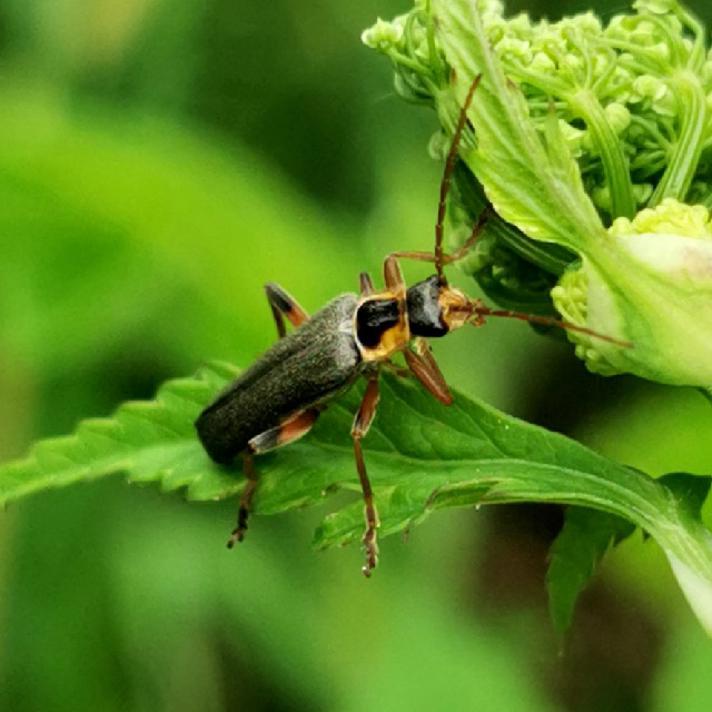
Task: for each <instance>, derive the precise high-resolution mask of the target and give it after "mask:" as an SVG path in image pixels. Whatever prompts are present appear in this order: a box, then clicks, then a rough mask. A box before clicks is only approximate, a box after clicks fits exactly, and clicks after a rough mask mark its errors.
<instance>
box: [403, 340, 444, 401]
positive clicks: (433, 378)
mask: <svg viewBox="0 0 712 712" xmlns="http://www.w3.org/2000/svg"><path fill="white" fill-rule="evenodd" d="M415 348H416V350H417V353H416V352H414V351H411V350H410V349H405V351H404V352H403V356H405V360H406V363H407V364H408V368H410V370H411V371H412V372H413V375H415V377H416V378H417V379H418V380H419V381H420V382H421V383H422V384H423V386H425V388H426V390H427V391H428V392H429V393H431V394H432V395H433V396H435V397H436V398H437V399H438V400H439V401H440V402H441V403H444V404H445V405H450V404H451V403H452V394H451V393H450V389H449V388H448V385H447V382H446V381H445V377H444V376H443V374H442V371H440V367H439V366H438V362H437V361H436V360H435V357H434V356H433V352H432V351H431V350H430V346H429V345H428V343H427V341H425V340H424V339H416V340H415Z"/></svg>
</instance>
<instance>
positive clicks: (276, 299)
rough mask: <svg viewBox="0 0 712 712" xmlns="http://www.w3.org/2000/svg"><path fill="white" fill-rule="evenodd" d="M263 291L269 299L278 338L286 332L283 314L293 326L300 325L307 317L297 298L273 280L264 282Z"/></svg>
mask: <svg viewBox="0 0 712 712" xmlns="http://www.w3.org/2000/svg"><path fill="white" fill-rule="evenodd" d="M265 292H266V294H267V301H269V305H270V308H271V309H272V315H273V316H274V321H275V324H277V333H278V334H279V338H280V339H281V338H282V337H283V336H284V335H285V334H286V333H287V329H286V326H285V324H284V317H285V316H286V317H287V319H289V323H290V324H291V325H292V326H294V327H297V326H301V325H302V324H303V323H304V322H305V321H307V319H309V315H308V314H307V313H306V312H305V311H304V309H302V308H301V307H300V306H299V304H298V302H297V300H296V299H294V298H293V297H291V296H290V295H289V294H288V293H287V292H285V291H284V289H282V287H280V286H279V285H278V284H275V283H274V282H270V283H269V284H266V285H265Z"/></svg>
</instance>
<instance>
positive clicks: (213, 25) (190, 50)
mask: <svg viewBox="0 0 712 712" xmlns="http://www.w3.org/2000/svg"><path fill="white" fill-rule="evenodd" d="M524 6H525V3H523V2H521V1H520V2H517V3H514V2H512V3H510V8H511V9H512V10H515V9H520V8H522V7H524ZM546 6H547V4H546V3H540V4H538V5H537V4H536V3H528V4H526V7H528V8H530V9H532V10H533V12H534V13H535V14H538V13H540V12H542V11H543V8H545V7H546ZM589 6H590V5H588V4H586V3H583V2H576V3H574V2H570V3H565V2H562V3H559V5H558V8H557V12H558V11H561V10H566V11H569V12H571V11H575V10H580V9H585V8H586V7H589ZM596 6H597V7H598V9H599V10H601V11H602V12H603V13H604V14H610V13H611V12H612V11H613V10H615V9H623V8H624V7H625V5H623V4H621V3H619V2H616V3H613V4H610V5H605V4H603V3H600V2H599V3H596ZM407 7H408V5H407V2H406V0H399V1H398V2H396V1H395V0H378V1H377V0H360V2H358V3H355V2H354V3H344V2H340V1H339V0H314V2H308V3H305V2H297V1H296V0H274V2H271V3H264V2H260V1H259V0H241V2H239V3H236V2H232V1H231V0H52V1H51V2H48V1H46V0H45V1H44V2H40V0H0V394H1V397H0V457H2V459H8V458H11V457H15V456H19V455H21V454H22V452H23V451H24V450H26V448H27V447H28V445H29V443H30V442H31V441H32V440H33V439H35V438H37V437H43V436H49V435H58V434H62V433H65V432H68V431H69V430H70V429H71V428H72V427H73V426H74V425H75V423H76V422H77V421H78V420H79V419H80V418H82V417H87V416H94V415H105V414H108V413H110V412H111V410H112V409H113V408H114V407H115V406H116V404H117V403H119V402H120V401H122V400H124V399H127V398H144V397H150V396H151V395H152V393H153V392H154V390H155V388H156V387H157V385H158V384H159V383H160V382H161V381H162V380H163V379H165V378H168V377H172V376H176V375H184V374H190V373H192V372H193V371H195V370H196V368H197V367H199V366H200V365H201V364H202V363H204V362H205V361H207V360H210V359H214V358H225V359H228V360H231V361H234V362H236V363H238V364H246V363H248V362H249V361H250V360H251V359H252V358H254V357H255V356H256V355H257V354H258V353H259V352H260V351H261V350H262V349H264V348H265V347H267V346H268V344H270V343H271V341H272V340H273V339H274V338H275V333H274V332H275V329H274V324H273V323H272V319H271V316H270V313H269V309H268V307H267V304H266V302H265V299H264V296H263V292H262V285H263V284H264V283H265V282H266V281H269V280H275V281H278V282H280V283H281V284H282V285H284V286H285V287H286V288H287V289H288V290H289V291H291V292H292V293H293V294H294V295H295V296H297V297H298V299H299V300H300V301H301V303H302V304H303V305H304V306H305V307H306V308H307V309H308V310H315V309H316V308H318V307H319V306H320V304H322V303H323V302H324V301H325V300H327V299H328V298H329V297H330V296H333V295H334V294H336V293H338V292H340V291H346V290H353V289H355V288H356V286H357V275H358V272H359V271H360V270H362V269H370V270H372V271H374V272H377V271H378V270H379V267H380V260H381V259H382V257H383V255H384V254H385V253H386V252H387V251H389V250H393V249H407V248H412V249H426V248H427V247H428V246H429V245H430V244H431V240H432V225H433V223H434V216H435V207H436V196H437V189H438V183H439V178H440V167H439V166H438V165H436V164H435V163H433V162H432V161H431V160H430V159H429V158H428V156H427V151H426V145H427V141H428V138H429V136H430V134H431V133H432V132H433V131H434V130H435V128H436V122H435V117H434V116H433V115H431V114H430V113H429V112H428V111H427V110H424V109H420V108H411V107H408V106H407V105H406V104H404V103H403V102H401V101H400V100H398V99H397V98H396V97H395V95H394V92H393V91H392V90H391V76H390V70H389V68H388V66H387V64H386V63H385V62H384V61H383V59H382V58H380V57H378V56H376V55H375V53H372V52H369V51H367V50H366V49H365V48H363V47H362V46H361V44H360V42H359V34H360V32H361V30H362V29H363V28H365V27H366V26H368V25H370V24H371V23H372V22H373V21H374V20H375V18H376V16H377V15H381V16H384V17H390V16H392V15H394V14H396V13H398V12H403V11H405V10H406V9H407ZM696 9H697V11H698V12H700V13H706V14H707V20H708V22H709V21H711V20H712V10H711V9H710V8H709V6H708V5H707V4H703V0H699V1H698V3H697V7H696ZM422 274H423V273H422V270H419V268H417V267H416V268H413V269H410V268H409V276H410V278H411V279H414V278H417V277H419V276H422ZM460 281H462V279H461V280H460ZM464 286H466V288H467V289H469V290H472V289H473V288H474V285H473V284H466V285H464ZM436 350H437V355H438V356H439V358H440V359H441V362H442V366H443V370H444V372H445V373H446V374H447V376H448V378H449V379H450V381H451V382H452V383H453V384H454V385H456V386H458V387H460V388H462V389H463V390H464V391H465V392H467V393H470V394H473V395H477V396H479V397H482V398H483V399H485V400H487V401H488V402H490V403H493V404H494V405H496V406H498V407H500V408H503V409H505V410H507V411H509V412H512V413H515V414H517V415H520V416H522V417H525V418H527V419H529V420H532V421H534V422H537V423H540V424H543V425H545V426H547V427H550V428H554V429H557V430H560V431H562V432H565V433H567V434H570V435H572V436H574V437H576V438H578V439H580V440H582V441H583V442H585V443H587V444H590V445H591V446H593V447H595V448H597V449H598V450H600V451H601V452H603V453H605V454H607V455H608V456H610V457H613V458H616V459H618V460H620V461H622V462H625V463H627V464H630V465H633V466H636V467H639V468H641V469H644V470H646V471H648V472H650V473H651V474H654V475H659V474H662V473H664V472H668V471H672V470H689V471H692V472H699V473H704V472H706V473H710V472H712V438H710V437H709V433H710V432H711V431H712V411H711V409H710V408H709V404H708V403H706V402H705V401H704V400H703V399H702V397H701V396H700V395H699V394H697V393H695V392H692V391H687V390H677V389H672V388H664V387H661V386H656V385H652V384H647V383H642V382H637V381H635V380H633V379H626V378H618V379H609V380H606V379H600V378H594V377H592V376H590V375H588V374H587V373H586V371H585V370H584V368H583V366H582V365H581V364H580V363H579V362H577V361H576V360H575V359H574V357H573V353H572V350H571V349H570V348H568V347H567V346H566V345H565V344H564V343H558V342H556V341H553V340H547V339H543V338H541V337H538V336H536V335H535V334H534V333H533V332H531V331H530V330H529V329H527V328H526V327H524V326H523V325H521V324H517V323H515V324H509V323H497V324H495V323H492V324H489V325H488V326H487V328H486V329H482V330H477V331H475V330H471V332H469V333H462V334H458V335H457V336H453V338H452V340H446V341H445V343H442V344H436ZM304 466H305V467H309V466H310V465H309V463H304ZM372 476H373V479H374V480H376V481H377V479H378V473H377V472H373V473H372ZM330 506H333V504H330V503H329V502H327V503H326V505H325V507H324V508H323V510H322V511H304V512H297V513H292V514H290V515H287V516H281V517H276V518H265V519H257V520H256V521H255V522H254V523H253V526H252V527H251V530H250V537H249V538H248V541H247V542H246V543H245V545H244V546H242V547H240V548H239V550H238V551H233V552H228V551H227V550H226V549H225V548H224V540H225V537H226V534H227V533H228V532H229V530H230V527H231V526H232V523H233V517H234V510H235V503H233V502H224V503H219V504H209V505H208V504H203V505H187V504H185V503H184V502H183V501H182V500H181V499H180V498H179V497H177V496H161V495H159V494H158V493H157V492H156V491H155V490H153V489H145V490H141V489H134V488H129V487H128V486H127V485H125V484H124V483H123V482H122V481H121V478H120V477H117V478H114V479H110V480H106V481H102V482H97V483H93V484H87V485H84V486H81V487H75V488H72V489H67V490H61V491H54V492H47V493H45V494H43V495H39V496H35V497H33V498H31V499H28V500H26V501H22V502H20V503H18V504H16V505H13V506H12V507H10V508H9V509H8V510H7V511H6V512H4V513H2V516H0V636H1V637H0V709H2V710H13V711H14V710H18V711H22V710H67V711H69V710H71V711H76V710H108V711H111V710H171V711H172V712H181V711H183V710H185V711H189V710H223V709H230V710H322V709H323V710H363V709H383V710H401V709H404V710H406V709H407V710H420V709H456V710H460V709H462V710H465V709H478V710H501V709H506V710H508V711H509V712H514V710H602V709H605V710H643V709H645V710H660V711H663V710H676V711H680V710H709V709H710V705H712V678H711V677H710V676H709V670H710V666H712V645H711V644H710V641H709V640H707V639H706V638H705V637H704V634H703V633H702V632H701V630H700V629H699V628H698V626H697V623H696V622H695V620H694V619H693V617H692V614H691V613H690V611H689V610H688V608H687V606H686V604H685V602H684V601H683V598H682V595H681V594H680V592H679V591H678V589H677V588H676V585H675V583H674V581H673V578H672V576H671V574H670V572H669V570H668V568H667V565H666V563H665V561H664V559H663V557H662V555H661V553H660V552H659V551H658V550H657V549H656V548H655V545H654V544H653V543H650V542H643V541H642V538H640V537H636V538H635V539H634V540H631V541H629V542H627V543H626V544H625V545H623V546H622V547H621V548H620V549H619V550H617V551H616V552H614V553H613V555H611V556H609V557H608V559H607V560H606V562H605V564H604V566H603V568H602V571H601V572H600V574H599V575H598V576H597V577H596V579H595V581H594V583H593V585H592V586H591V587H590V589H589V590H588V591H587V592H586V594H585V595H584V596H583V599H582V601H581V605H580V607H579V610H578V612H577V617H576V621H575V624H574V627H573V629H572V631H571V634H570V636H569V638H568V639H567V640H566V641H565V642H564V644H563V645H560V644H559V642H558V641H557V640H556V639H555V637H554V635H553V634H552V631H551V628H550V625H549V622H548V619H547V613H546V600H545V593H544V583H543V581H544V573H545V567H546V548H547V546H548V544H549V543H550V541H551V539H552V538H553V536H555V534H556V531H557V530H558V527H559V526H560V524H561V512H560V510H559V509H558V508H556V507H541V506H536V507H535V506H531V507H530V506H520V507H502V508H499V509H493V510H488V511H485V510H481V511H475V510H465V511H461V512H448V513H442V514H438V515H437V516H436V517H433V518H432V519H431V520H429V521H428V522H427V524H425V525H424V526H422V527H420V528H419V529H417V530H416V531H414V532H413V533H412V535H411V537H410V540H409V541H408V542H407V543H404V542H402V541H400V540H398V539H396V538H394V539H392V540H386V541H385V542H383V546H382V550H383V556H382V564H381V567H380V568H379V570H378V571H377V575H375V576H374V578H373V579H372V580H370V581H365V580H364V579H363V577H362V576H361V575H360V573H359V567H360V563H361V556H360V552H359V551H358V550H357V549H356V548H355V547H353V548H350V549H345V550H339V551H329V552H326V553H315V552H313V551H312V550H311V549H310V547H309V541H310V537H311V531H312V530H313V527H314V526H315V525H316V524H317V522H318V521H319V518H320V517H321V516H323V515H324V514H325V513H326V512H328V511H329V508H330Z"/></svg>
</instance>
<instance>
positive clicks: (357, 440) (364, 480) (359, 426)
mask: <svg viewBox="0 0 712 712" xmlns="http://www.w3.org/2000/svg"><path fill="white" fill-rule="evenodd" d="M378 398H379V394H378V374H375V375H373V376H371V377H370V378H369V381H368V385H367V386H366V392H365V393H364V394H363V400H362V401H361V407H360V408H359V410H358V413H356V417H355V418H354V424H353V427H352V428H351V437H352V438H353V440H354V455H355V457H356V469H357V471H358V476H359V480H360V481H361V489H362V490H363V501H364V516H365V518H366V531H365V532H364V534H363V539H362V541H363V546H364V548H365V550H366V563H365V564H364V566H363V568H362V569H361V570H362V571H363V574H364V576H366V577H368V576H370V575H371V571H373V569H375V568H376V564H377V563H378V527H379V521H378V512H377V511H376V505H375V503H374V501H373V490H372V489H371V483H370V481H369V479H368V474H367V472H366V463H365V462H364V460H363V449H362V448H361V439H362V438H363V437H364V436H365V435H366V433H367V432H368V429H369V428H370V427H371V423H372V422H373V418H374V416H375V415H376V407H377V405H378Z"/></svg>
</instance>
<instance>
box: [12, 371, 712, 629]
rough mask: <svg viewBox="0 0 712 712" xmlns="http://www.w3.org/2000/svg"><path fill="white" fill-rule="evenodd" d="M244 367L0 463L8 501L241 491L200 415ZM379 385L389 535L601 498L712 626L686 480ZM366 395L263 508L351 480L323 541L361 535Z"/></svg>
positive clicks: (709, 569) (262, 490) (327, 430)
mask: <svg viewBox="0 0 712 712" xmlns="http://www.w3.org/2000/svg"><path fill="white" fill-rule="evenodd" d="M237 372H238V371H237V369H235V368H233V367H231V366H226V365H219V366H213V367H212V368H209V369H205V370H203V371H202V372H201V373H200V374H198V376H197V377H195V378H191V379H182V380H177V381H170V382H168V383H166V384H165V385H164V386H162V387H161V388H160V390H159V391H158V394H157V396H156V398H155V400H153V401H150V402H145V403H126V404H124V405H122V406H121V407H119V409H118V410H117V411H116V413H115V415H114V416H113V417H112V418H109V419H103V420H97V419H94V420H88V421H85V422H83V423H82V424H80V426H79V428H78V429H77V431H76V433H75V434H74V435H72V436H70V437H65V438H54V439H51V440H46V441H44V442H41V443H39V444H37V445H36V446H35V447H34V448H33V449H32V451H31V452H30V454H29V456H28V457H27V458H26V459H24V460H22V461H19V462H14V463H8V464H6V465H3V466H0V503H3V502H9V501H12V500H16V499H18V498H20V497H22V496H25V495H28V494H30V493H32V492H35V491H39V490H43V489H47V488H50V487H58V486H63V485H68V484H71V483H75V482H80V481H85V480H90V479H95V478H98V477H104V476H107V475H111V474H114V473H119V472H122V473H125V474H126V475H127V476H128V479H129V480H130V481H132V482H137V483H149V482H155V483H157V484H159V486H160V487H161V489H162V490H164V491H174V490H185V494H186V496H187V498H188V499H191V500H211V499H221V498H224V497H228V496H231V495H234V494H236V493H237V492H238V491H239V490H240V488H241V487H242V483H243V481H244V478H243V476H242V474H241V472H240V469H239V464H238V465H235V466H234V467H231V468H225V467H220V466H218V465H215V464H214V463H213V462H212V461H211V460H210V459H209V458H208V456H207V455H206V454H205V452H204V451H203V449H202V447H201V445H200V443H199V442H198V439H197V437H196V435H195V432H194V429H193V422H194V420H195V418H196V416H197V415H198V413H199V412H200V410H201V409H202V408H203V407H204V406H205V405H206V404H207V403H208V402H210V401H211V400H212V398H214V396H215V394H216V393H217V392H218V391H219V390H220V389H222V388H223V387H224V386H225V385H226V384H227V383H228V382H229V381H230V380H232V379H233V378H234V377H235V375H236V374H237ZM381 383H382V398H381V404H380V410H379V414H378V416H377V418H376V420H375V422H374V425H373V427H372V428H371V431H370V432H369V437H368V439H367V441H366V462H367V467H368V470H369V473H370V475H371V479H372V483H373V487H374V492H375V497H376V502H377V504H378V507H379V510H380V517H381V532H382V535H383V536H385V535H387V534H392V533H395V532H398V531H402V530H404V529H407V528H408V527H410V526H411V525H413V524H415V523H418V522H420V521H422V520H423V519H425V518H426V517H427V516H428V515H429V514H430V513H431V512H433V511H435V510H437V509H441V508H444V507H454V506H471V505H475V504H496V503H501V502H526V501H536V502H558V503H563V504H573V505H580V506H585V507H592V508H594V509H597V510H601V511H604V512H608V513H609V514H612V515H615V516H617V517H622V518H624V519H626V520H628V521H630V522H632V523H633V524H635V525H637V526H640V527H641V528H643V529H644V530H645V531H647V532H648V533H649V534H650V535H651V536H652V537H653V538H655V539H657V541H658V542H659V543H660V545H661V546H662V547H663V548H664V549H665V552H666V554H667V555H668V558H669V559H670V561H671V562H672V563H673V566H674V569H675V571H676V572H682V573H681V574H680V575H681V576H683V578H684V582H683V586H684V587H685V591H686V593H687V594H688V596H689V597H690V599H691V601H693V606H694V607H695V609H696V610H697V611H698V614H700V612H701V614H700V617H701V619H702V620H703V621H704V622H705V624H706V625H707V626H708V628H709V629H710V630H712V619H711V620H708V619H707V618H706V612H707V608H708V607H707V605H706V604H705V602H703V605H700V604H699V602H700V600H701V596H702V597H704V596H706V595H707V592H708V590H712V546H710V543H709V537H710V535H709V532H707V530H706V529H704V528H703V527H702V525H701V523H700V522H699V519H698V518H697V517H696V516H693V515H692V514H691V509H690V506H689V504H688V499H689V498H688V497H685V496H683V494H682V490H681V489H680V487H677V486H676V487H675V489H674V490H673V489H670V488H669V487H667V486H666V485H665V484H664V483H661V482H659V481H656V480H653V479H651V478H650V477H647V476H646V475H644V474H643V473H640V472H637V471H635V470H632V469H630V468H626V467H623V466H621V465H618V464H616V463H614V462H611V461H609V460H607V459H606V458H604V457H602V456H600V455H597V454H596V453H594V452H593V451H591V450H589V449H588V448H585V447H583V446H582V445H579V444H578V443H576V442H574V441H572V440H570V439H568V438H565V437H563V436H562V435H559V434H557V433H552V432H548V431H546V430H544V429H542V428H538V427H535V426H533V425H530V424H528V423H525V422H523V421H520V420H517V419H516V418H512V417H510V416H507V415H505V414H504V413H501V412H499V411H497V410H495V409H494V408H491V407H489V406H487V405H485V404H484V403H480V402H477V401H474V400H471V399H468V398H465V397H464V396H462V395H459V394H458V395H456V397H455V402H454V403H453V405H452V406H450V407H446V406H444V405H441V404H439V403H438V402H437V401H435V400H434V399H433V398H432V397H431V396H430V395H429V394H428V393H426V392H425V391H424V390H423V389H422V388H421V387H420V386H419V385H418V384H415V383H414V382H411V381H409V380H404V379H399V378H396V377H394V376H389V375H387V376H384V378H383V379H382V381H381ZM359 399H360V388H358V387H356V388H353V389H352V390H351V391H350V392H349V393H347V394H346V395H345V396H344V397H342V398H339V399H338V400H336V401H335V402H334V403H332V404H331V406H330V407H329V409H328V410H327V411H326V412H325V413H324V414H323V415H322V417H321V418H320V419H319V421H318V422H317V424H316V426H315V427H314V429H313V430H312V432H311V433H310V434H309V435H308V436H307V437H305V438H303V439H302V440H300V441H299V442H297V443H295V444H293V445H292V446H290V447H287V448H283V449H281V450H279V451H277V452H274V453H269V454H267V455H264V456H263V457H260V458H259V461H258V472H259V476H260V486H259V488H258V491H257V494H256V496H255V500H254V512H255V513H256V514H274V513H277V512H282V511H285V510H288V509H293V508H295V507H300V506H304V505H309V504H314V503H316V502H319V501H321V500H322V498H323V497H324V496H325V495H326V494H327V493H328V492H332V491H333V490H335V489H337V488H339V487H341V488H345V489H352V490H355V491H356V492H355V496H354V503H353V504H352V505H351V506H347V507H345V508H344V509H343V510H341V511H339V512H336V513H334V514H333V515H331V516H330V517H329V518H328V519H327V520H326V522H325V523H324V525H323V526H322V527H321V528H320V530H319V532H318V533H317V537H316V544H317V545H318V546H329V545H332V544H337V543H346V542H349V541H354V540H356V539H358V538H359V537H360V536H361V533H362V529H363V518H362V513H361V501H360V494H357V492H358V489H359V487H358V478H357V475H356V470H355V467H354V462H353V445H352V442H351V437H350V435H349V433H350V427H351V421H352V418H353V413H354V412H355V411H356V409H357V408H358V404H359ZM687 488H688V489H689V483H688V485H687ZM695 491H697V490H695ZM690 582H692V583H690ZM700 592H702V593H701V594H700Z"/></svg>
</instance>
